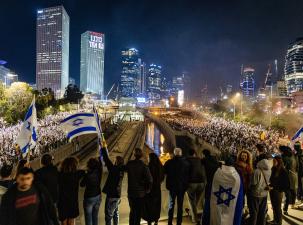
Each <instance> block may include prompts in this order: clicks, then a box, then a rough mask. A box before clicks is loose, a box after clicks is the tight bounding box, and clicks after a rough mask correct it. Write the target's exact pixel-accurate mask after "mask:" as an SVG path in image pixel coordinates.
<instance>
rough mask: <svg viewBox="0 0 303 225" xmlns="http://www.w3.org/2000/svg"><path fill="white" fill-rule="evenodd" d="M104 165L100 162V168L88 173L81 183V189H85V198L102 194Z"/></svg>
mask: <svg viewBox="0 0 303 225" xmlns="http://www.w3.org/2000/svg"><path fill="white" fill-rule="evenodd" d="M101 179H102V163H101V160H100V161H99V165H98V168H97V169H95V170H93V171H88V172H87V173H86V174H85V176H84V178H83V180H82V181H81V182H80V186H81V187H85V191H84V198H91V197H96V196H98V195H100V194H101V187H100V186H101Z"/></svg>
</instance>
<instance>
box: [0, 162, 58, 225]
mask: <svg viewBox="0 0 303 225" xmlns="http://www.w3.org/2000/svg"><path fill="white" fill-rule="evenodd" d="M33 181H34V172H33V170H32V169H31V168H27V167H24V168H22V169H20V170H19V171H18V173H17V179H16V185H14V186H13V187H11V188H10V189H9V190H8V191H7V192H6V193H5V194H4V196H3V198H2V203H1V208H0V225H21V224H22V225H59V221H58V219H57V215H56V210H55V207H54V203H53V201H52V199H51V198H50V197H49V193H48V192H47V190H46V189H45V188H44V186H43V185H41V184H39V183H33Z"/></svg>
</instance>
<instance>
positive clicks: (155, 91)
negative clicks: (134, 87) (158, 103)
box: [147, 64, 162, 100]
mask: <svg viewBox="0 0 303 225" xmlns="http://www.w3.org/2000/svg"><path fill="white" fill-rule="evenodd" d="M161 89H162V67H161V66H158V65H155V64H151V65H150V66H149V69H148V77H147V91H148V98H149V100H160V99H161Z"/></svg>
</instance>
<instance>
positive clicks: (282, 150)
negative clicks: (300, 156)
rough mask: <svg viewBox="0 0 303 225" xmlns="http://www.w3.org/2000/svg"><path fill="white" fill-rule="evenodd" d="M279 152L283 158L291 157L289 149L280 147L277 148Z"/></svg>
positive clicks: (283, 146)
mask: <svg viewBox="0 0 303 225" xmlns="http://www.w3.org/2000/svg"><path fill="white" fill-rule="evenodd" d="M279 150H280V152H281V153H282V154H283V155H285V156H291V155H292V151H291V148H290V147H288V146H285V145H280V146H279Z"/></svg>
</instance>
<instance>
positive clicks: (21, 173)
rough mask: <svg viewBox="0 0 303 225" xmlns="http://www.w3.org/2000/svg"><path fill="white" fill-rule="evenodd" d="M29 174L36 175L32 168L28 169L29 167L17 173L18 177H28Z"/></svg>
mask: <svg viewBox="0 0 303 225" xmlns="http://www.w3.org/2000/svg"><path fill="white" fill-rule="evenodd" d="M29 173H32V174H34V170H33V169H32V168H28V167H23V168H21V169H20V170H19V171H17V177H18V176H19V175H27V174H29Z"/></svg>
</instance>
